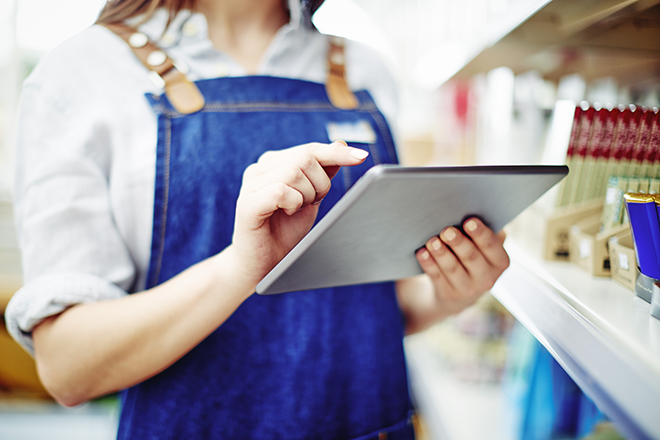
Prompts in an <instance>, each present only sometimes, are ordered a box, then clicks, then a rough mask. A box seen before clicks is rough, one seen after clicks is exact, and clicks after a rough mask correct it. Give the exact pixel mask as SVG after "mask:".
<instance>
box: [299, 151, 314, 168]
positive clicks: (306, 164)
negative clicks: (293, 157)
mask: <svg viewBox="0 0 660 440" xmlns="http://www.w3.org/2000/svg"><path fill="white" fill-rule="evenodd" d="M315 164H316V159H315V158H314V156H313V155H312V153H311V152H310V151H309V150H308V151H307V154H304V155H303V156H301V157H300V158H299V159H298V165H299V166H300V168H301V169H303V170H306V169H310V168H312V167H313V166H314V165H315Z"/></svg>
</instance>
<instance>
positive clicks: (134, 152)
mask: <svg viewBox="0 0 660 440" xmlns="http://www.w3.org/2000/svg"><path fill="white" fill-rule="evenodd" d="M289 6H290V10H291V20H290V22H289V23H288V24H286V25H285V26H283V27H282V28H281V29H280V30H279V31H278V33H277V34H276V36H275V38H274V39H273V41H272V42H271V44H270V46H269V48H268V50H267V51H266V54H265V56H264V58H263V60H262V61H261V63H260V65H259V67H258V72H257V74H258V75H268V76H279V77H288V78H295V79H303V80H308V81H314V82H319V83H324V82H325V79H326V76H327V65H326V53H327V45H328V42H327V37H326V36H324V35H322V34H320V33H318V31H316V30H315V29H313V27H312V26H311V23H310V22H309V19H308V17H306V16H305V14H304V13H302V11H301V9H300V6H299V2H298V0H289ZM166 21H167V13H166V12H165V11H158V12H157V13H156V14H155V15H154V17H153V18H152V19H150V20H149V21H148V22H146V23H145V24H143V25H142V26H140V30H141V31H142V32H144V33H146V34H147V35H148V36H149V37H150V38H151V39H152V40H153V41H155V42H156V44H158V45H159V46H161V47H162V48H163V49H164V50H165V51H166V52H167V53H168V54H169V55H170V56H171V57H172V58H173V59H174V60H175V61H181V62H183V63H185V64H186V65H187V66H188V67H189V69H190V71H189V73H188V77H189V78H190V79H192V80H198V79H208V78H215V77H218V76H244V75H245V74H246V72H245V70H244V68H243V67H242V66H241V65H239V64H238V63H236V62H235V61H234V60H232V59H231V58H230V57H229V56H227V55H226V54H224V53H221V52H218V51H217V50H215V49H214V48H213V46H212V44H211V42H210V41H209V39H208V36H207V28H206V20H205V17H204V16H203V15H201V14H191V13H189V12H186V11H184V12H181V13H179V14H178V15H177V16H176V17H175V20H174V22H173V23H172V24H171V26H170V28H169V30H168V31H167V32H166V33H165V34H164V36H163V37H162V38H160V37H161V34H162V31H163V28H164V26H165V23H166ZM346 66H347V67H346V68H347V79H348V83H349V86H350V87H351V88H352V89H353V90H362V89H366V90H368V91H369V92H370V93H371V95H372V96H373V97H374V100H375V101H376V103H377V105H378V106H379V108H380V109H381V111H382V112H383V113H384V114H385V117H386V118H387V119H388V121H392V120H393V118H394V112H395V109H396V106H397V103H396V88H395V82H394V80H393V78H392V76H391V75H390V74H389V73H388V71H387V68H386V67H385V64H384V63H383V62H382V60H380V58H379V57H378V56H377V55H376V54H375V52H374V51H372V50H370V49H368V48H366V47H365V46H362V45H359V44H357V43H353V42H348V44H347V46H346ZM145 93H155V94H161V93H162V90H161V89H159V88H158V87H156V86H155V85H154V84H153V83H152V82H151V81H150V79H149V77H148V75H147V70H146V69H145V68H144V67H143V66H142V65H141V64H140V62H139V61H138V60H137V58H136V57H135V55H134V54H133V52H132V51H131V49H130V48H129V47H128V45H127V44H126V43H125V42H124V41H122V40H121V39H120V38H119V37H117V36H116V35H114V34H113V33H112V32H110V31H109V30H107V29H106V28H104V27H101V26H92V27H90V28H88V29H86V30H84V31H83V32H81V33H80V34H78V35H77V36H75V37H73V38H71V39H69V40H68V41H66V42H65V43H63V44H62V45H60V46H59V47H57V48H56V49H55V50H53V51H52V52H51V53H50V54H49V55H47V56H46V57H45V58H44V59H43V60H42V61H41V62H40V64H39V65H38V66H37V67H36V68H35V69H34V71H33V72H32V74H31V75H30V76H29V78H28V79H27V80H26V81H25V84H24V88H23V95H22V98H21V107H20V113H19V123H18V130H17V131H18V138H17V154H16V156H17V158H16V159H17V170H16V179H17V180H16V194H15V215H16V224H17V227H18V237H19V243H20V247H21V251H22V256H23V270H24V281H25V284H24V287H23V288H22V289H21V290H19V291H18V292H17V293H16V294H15V295H14V297H13V298H12V300H11V302H10V303H9V306H8V307H7V311H6V322H7V328H8V330H9V332H10V333H11V334H12V336H14V338H16V339H17V340H18V341H19V343H21V344H22V345H23V346H24V347H25V348H26V349H27V350H28V351H29V352H31V353H33V346H32V339H31V333H30V332H31V331H32V329H33V328H34V327H35V326H36V325H37V324H38V323H39V322H41V321H42V320H43V319H44V318H46V317H48V316H52V315H55V314H57V313H60V312H62V311H63V310H64V309H65V308H67V307H69V306H71V305H74V304H78V303H84V302H92V301H100V300H107V299H113V298H119V297H121V296H124V295H126V294H127V292H135V291H140V290H142V289H144V286H145V278H146V276H147V270H148V265H149V257H150V248H151V232H152V220H153V197H154V180H155V163H156V143H157V136H156V135H157V120H156V115H155V113H154V112H153V110H152V109H151V107H150V105H149V104H148V102H147V100H146V98H145V96H144V95H145Z"/></svg>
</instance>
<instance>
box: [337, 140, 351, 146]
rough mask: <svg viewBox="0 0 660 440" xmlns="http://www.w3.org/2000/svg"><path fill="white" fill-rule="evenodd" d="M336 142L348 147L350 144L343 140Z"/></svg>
mask: <svg viewBox="0 0 660 440" xmlns="http://www.w3.org/2000/svg"><path fill="white" fill-rule="evenodd" d="M335 142H339V143H340V144H344V145H346V146H347V147H348V144H347V143H346V141H342V140H341V139H339V140H336V141H335Z"/></svg>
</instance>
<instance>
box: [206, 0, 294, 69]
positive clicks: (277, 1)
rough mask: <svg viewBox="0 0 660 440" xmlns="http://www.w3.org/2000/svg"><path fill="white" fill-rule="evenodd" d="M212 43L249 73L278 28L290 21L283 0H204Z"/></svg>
mask: <svg viewBox="0 0 660 440" xmlns="http://www.w3.org/2000/svg"><path fill="white" fill-rule="evenodd" d="M198 10H199V12H201V13H203V14H204V15H205V16H206V21H207V23H208V32H209V39H210V40H211V43H212V44H213V46H214V47H215V48H216V49H217V50H219V51H221V52H225V53H227V54H228V55H230V56H231V57H232V58H234V59H235V60H236V61H237V62H239V63H240V64H241V65H243V67H245V69H246V70H247V71H248V73H250V74H253V73H255V72H256V70H257V67H258V66H259V62H260V61H261V59H262V58H263V55H264V53H265V52H266V49H268V46H269V45H270V42H271V41H272V39H273V37H274V36H275V34H276V33H277V31H278V30H279V29H280V28H281V27H282V26H284V25H285V24H286V23H288V21H289V15H288V12H287V10H286V7H285V5H284V0H201V1H199V6H198Z"/></svg>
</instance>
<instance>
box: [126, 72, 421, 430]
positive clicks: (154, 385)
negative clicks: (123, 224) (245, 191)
mask: <svg viewBox="0 0 660 440" xmlns="http://www.w3.org/2000/svg"><path fill="white" fill-rule="evenodd" d="M197 85H198V87H199V89H200V91H201V92H202V94H203V95H204V98H205V99H206V105H205V107H204V109H203V110H202V111H199V112H197V113H193V114H188V115H183V114H180V113H178V112H176V111H175V110H174V108H173V107H172V106H171V105H170V103H169V101H168V100H167V98H166V97H165V96H163V97H158V96H151V95H149V96H148V99H149V101H150V102H151V104H152V106H153V108H154V110H155V111H156V113H157V115H158V147H157V165H156V166H157V170H156V185H155V188H156V189H155V203H154V226H153V238H152V248H151V261H150V266H149V275H148V285H147V288H150V287H153V286H155V285H157V284H160V283H162V282H164V281H167V280H168V279H170V278H172V277H174V276H175V275H177V274H178V273H180V272H182V271H183V270H185V269H186V268H188V267H189V266H191V265H193V264H195V263H197V262H199V261H201V260H204V259H206V258H208V257H210V256H212V255H214V254H216V253H218V252H220V251H222V250H223V249H224V248H225V247H227V246H228V245H229V244H230V243H231V241H232V233H233V229H234V214H235V205H236V199H237V198H238V193H239V189H240V185H241V178H242V174H243V171H244V170H245V168H246V167H247V166H248V165H250V164H252V163H254V162H256V161H257V159H258V158H259V156H260V155H261V154H262V153H263V152H265V151H267V150H277V149H283V148H288V147H291V146H295V145H300V144H304V143H308V142H324V143H327V142H329V139H328V133H327V131H326V127H327V124H328V123H329V122H339V123H342V122H344V123H354V122H356V121H368V122H369V124H370V125H371V127H372V128H373V130H374V131H375V132H376V133H377V134H378V140H377V142H376V143H375V144H353V146H359V147H362V148H365V149H368V150H369V152H370V156H369V158H368V160H367V161H366V162H365V163H364V164H362V165H360V166H357V167H352V168H343V169H342V171H341V172H340V174H338V175H337V176H336V177H335V178H334V180H333V183H332V190H331V191H330V193H329V194H328V196H327V197H326V199H325V200H324V201H323V202H322V203H321V206H320V213H319V218H321V217H322V216H323V215H324V214H325V213H326V212H327V211H328V210H329V209H330V207H331V206H332V205H333V204H334V203H336V202H337V200H338V199H339V198H340V197H341V196H342V195H343V194H344V193H345V192H346V190H347V189H348V187H349V186H350V185H351V184H353V183H354V182H355V181H356V180H357V179H358V178H359V177H360V175H362V174H363V173H364V172H365V171H366V170H367V169H368V168H369V167H371V166H372V165H374V163H394V162H396V160H397V158H396V153H395V150H394V144H393V141H392V137H391V134H390V132H389V129H388V127H387V124H386V122H385V119H384V118H383V116H382V115H381V114H380V113H379V112H378V110H377V108H376V106H375V105H374V102H373V100H372V98H371V97H370V96H369V94H368V93H367V92H365V91H362V92H357V93H356V96H357V97H358V99H359V101H360V105H359V108H357V109H355V110H340V109H337V108H335V107H334V106H333V105H332V104H331V103H330V102H329V101H328V98H327V95H326V91H325V87H324V85H323V84H318V83H312V82H307V81H300V80H292V79H285V78H275V77H241V78H219V79H213V80H204V81H199V82H197ZM402 338H403V323H402V317H401V313H400V311H399V308H398V305H397V300H396V297H395V292H394V286H393V284H392V283H381V284H373V285H366V286H351V287H342V288H333V289H323V290H318V291H313V292H309V291H308V292H296V293H287V294H283V295H274V296H265V297H262V296H258V295H253V296H252V297H250V298H249V299H248V300H247V301H245V303H243V304H242V305H241V306H240V307H239V308H238V310H236V312H235V313H234V314H233V315H232V316H231V317H230V318H229V319H228V320H227V321H226V322H225V323H224V324H222V325H221V326H220V327H219V328H218V329H217V330H216V331H215V332H213V333H212V334H211V335H210V336H208V337H207V338H206V339H205V340H204V341H203V342H202V343H200V344H199V345H198V346H197V347H195V348H194V349H193V350H192V351H190V352H189V353H188V354H187V355H185V356H184V357H183V358H181V359H180V360H179V361H177V362H176V363H175V364H173V365H172V366H171V367H169V368H168V369H166V370H165V371H163V372H162V373H160V374H158V375H156V376H155V377H153V378H151V379H148V380H147V381H145V382H143V383H141V384H139V385H137V386H135V387H132V388H130V389H128V390H125V391H124V392H123V394H122V396H123V409H122V414H121V419H120V425H119V434H118V437H119V438H120V439H129V438H130V439H140V440H144V439H241V440H243V439H280V438H281V439H353V438H364V439H368V438H390V439H397V438H400V439H411V438H413V436H414V434H413V429H412V425H411V423H410V421H409V411H410V408H411V405H410V399H409V396H408V383H407V375H406V365H405V360H404V353H403V346H402ZM384 433H388V435H387V437H384Z"/></svg>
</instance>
